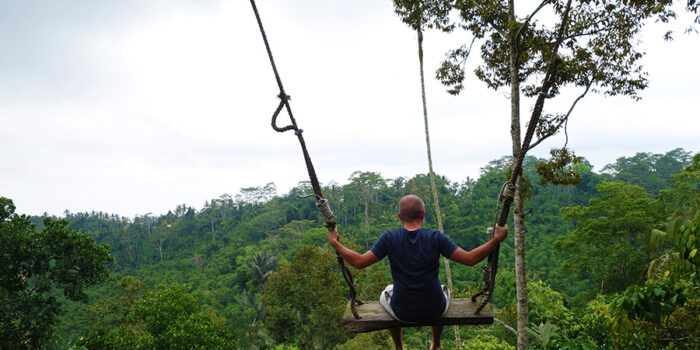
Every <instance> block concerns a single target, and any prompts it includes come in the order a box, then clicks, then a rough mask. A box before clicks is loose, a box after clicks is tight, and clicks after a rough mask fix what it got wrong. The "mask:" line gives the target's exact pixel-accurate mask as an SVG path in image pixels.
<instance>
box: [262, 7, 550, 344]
mask: <svg viewBox="0 0 700 350" xmlns="http://www.w3.org/2000/svg"><path fill="white" fill-rule="evenodd" d="M250 3H251V5H252V7H253V11H254V12H255V17H256V19H257V22H258V26H259V28H260V33H261V35H262V37H263V41H264V43H265V48H266V50H267V54H268V57H269V59H270V64H271V66H272V70H273V72H274V74H275V79H276V80H277V85H278V87H279V90H280V92H279V95H278V97H279V99H280V104H279V105H278V106H277V109H276V110H275V112H274V113H273V115H272V122H271V125H272V128H273V129H274V130H275V131H277V132H280V133H282V132H285V131H289V130H294V134H295V135H296V136H297V138H298V140H299V144H300V145H301V149H302V153H303V155H304V161H305V163H306V169H307V171H308V174H309V180H310V182H311V187H312V189H313V193H312V194H310V195H308V196H303V197H302V196H300V198H308V197H311V196H314V197H315V198H316V205H317V207H318V208H319V212H320V213H321V215H322V216H323V218H324V220H325V224H324V226H326V228H328V229H329V230H333V229H334V228H335V226H336V221H335V218H334V214H333V211H332V210H331V209H330V206H329V203H328V200H327V199H326V198H324V197H323V192H322V191H321V186H320V184H319V181H318V178H317V176H316V172H315V170H314V167H313V164H312V162H311V157H310V156H309V153H308V150H307V149H306V143H305V141H304V137H303V135H302V133H303V130H302V129H300V128H299V127H298V126H297V123H296V120H295V119H294V116H293V114H292V109H291V107H290V104H289V100H290V97H289V95H287V94H286V93H285V91H284V87H283V85H282V80H281V79H280V76H279V73H278V71H277V67H276V65H275V62H274V59H273V57H272V51H271V50H270V45H269V43H268V41H267V36H266V35H265V30H264V29H263V25H262V21H261V19H260V15H259V13H258V9H257V7H256V5H255V0H250ZM422 40H423V36H422V32H421V31H420V28H418V48H419V59H420V70H421V87H422V92H423V112H424V116H425V128H426V143H427V144H428V161H429V166H430V175H431V184H432V188H433V191H434V193H433V194H434V196H435V197H436V196H437V193H436V192H435V184H434V175H433V170H432V160H431V159H430V141H429V136H428V124H427V111H426V102H425V85H424V79H423V48H422ZM560 44H561V42H557V43H556V45H555V50H554V52H555V53H556V51H557V50H556V48H558V46H559V45H560ZM555 58H556V56H555V55H553V56H552V59H551V60H550V64H549V67H548V68H549V69H548V70H547V73H546V75H545V78H544V81H543V84H542V92H541V93H540V94H539V95H538V97H537V101H536V103H535V108H534V109H533V112H532V116H531V118H530V122H529V124H528V128H527V132H526V133H525V138H524V139H523V144H522V147H521V150H522V151H521V152H520V154H519V155H518V159H517V161H516V164H515V166H514V168H513V172H512V174H511V177H510V179H508V180H507V181H506V182H505V183H504V184H503V187H502V188H501V192H500V194H499V196H498V204H497V207H496V213H497V214H496V215H497V218H498V219H497V220H495V222H494V228H493V229H492V230H490V235H491V237H492V236H493V232H494V231H495V226H496V225H499V226H503V225H505V223H506V220H507V219H508V214H509V212H510V206H511V204H512V203H513V195H514V192H515V183H516V180H517V178H518V177H519V176H520V175H521V174H522V170H523V169H522V163H523V160H524V158H525V154H526V153H527V150H528V147H529V146H530V141H531V140H532V136H533V135H534V132H535V128H536V126H537V124H538V120H539V117H540V115H541V114H542V108H543V106H544V99H545V97H546V96H547V91H549V88H550V87H551V85H552V83H553V81H554V76H555V74H556V71H557V68H558V65H559V64H560V63H561V60H560V59H555ZM282 109H286V110H287V114H288V115H289V119H290V121H291V123H290V124H289V125H287V126H284V127H279V126H278V125H277V117H278V116H279V113H280V112H281V111H282ZM435 199H436V200H435V204H436V206H437V205H438V201H437V198H435ZM501 203H502V205H501ZM499 207H500V215H499V214H498V213H499ZM436 211H437V212H438V216H437V217H438V223H439V226H442V222H441V218H440V214H439V207H437V208H436ZM439 228H440V230H441V231H442V227H439ZM499 250H500V245H497V246H496V248H494V249H493V250H492V251H491V253H490V254H489V256H488V260H487V263H486V264H485V265H484V269H483V272H482V279H483V284H484V287H483V288H481V290H480V291H479V292H478V293H476V294H474V295H473V296H472V297H471V298H453V299H450V305H449V308H448V310H447V312H446V313H445V315H444V316H443V317H442V318H439V319H437V320H432V321H425V322H417V323H405V322H401V321H397V320H395V319H394V318H393V317H391V315H389V313H388V312H387V311H386V310H385V309H384V307H383V306H381V305H380V303H379V302H378V301H373V302H362V301H360V300H358V299H357V293H356V290H355V285H354V282H353V277H352V273H351V272H350V270H348V269H347V267H346V266H345V262H344V260H343V258H342V257H341V256H340V254H339V253H338V252H336V258H337V260H338V265H339V266H340V270H341V272H342V275H343V277H344V279H345V281H346V283H347V284H348V287H349V290H350V300H349V301H348V306H347V308H346V311H345V314H344V315H343V320H342V323H343V327H344V328H345V330H346V331H348V332H351V333H363V332H371V331H376V330H382V329H389V328H395V327H420V326H436V325H480V324H491V323H493V320H494V319H493V310H492V308H491V307H490V306H489V305H488V302H489V301H490V300H491V297H492V296H493V290H494V285H495V281H496V271H497V270H498V253H499ZM446 270H447V271H446V272H447V275H448V282H449V285H450V286H449V287H451V284H452V283H451V278H450V276H449V265H448V264H447V262H446ZM481 296H483V297H481ZM479 297H481V298H479Z"/></svg>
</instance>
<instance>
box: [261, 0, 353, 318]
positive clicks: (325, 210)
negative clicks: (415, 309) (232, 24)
mask: <svg viewBox="0 0 700 350" xmlns="http://www.w3.org/2000/svg"><path fill="white" fill-rule="evenodd" d="M250 5H251V6H253V12H255V18H256V19H257V21H258V27H259V28H260V34H261V35H262V37H263V41H264V42H265V49H267V56H268V57H269V58H270V64H271V65H272V70H273V72H274V73H275V79H276V80H277V86H279V89H280V93H279V95H277V97H279V99H280V104H279V105H278V106H277V109H276V110H275V113H273V114H272V122H271V125H272V129H274V130H275V131H277V132H280V133H281V132H285V131H289V130H294V134H295V135H296V136H297V139H298V140H299V144H300V145H301V150H302V152H303V154H304V162H305V163H306V170H307V171H308V173H309V180H310V181H311V187H312V189H313V192H314V193H313V194H312V195H310V196H315V197H316V206H318V208H319V211H320V212H321V215H322V216H323V218H324V220H325V224H324V225H325V226H326V228H328V229H329V230H333V229H335V226H336V222H335V218H334V215H333V211H332V210H331V208H330V205H329V204H328V200H327V199H326V198H324V197H323V192H322V191H321V185H320V184H319V182H318V177H317V176H316V171H315V170H314V165H313V163H312V162H311V156H309V152H308V150H307V149H306V142H304V137H303V136H302V133H303V132H304V130H302V129H299V127H298V126H297V122H296V120H295V119H294V115H293V114H292V108H291V106H290V105H289V100H291V97H290V96H289V95H287V94H286V93H285V92H284V86H283V85H282V79H281V78H280V75H279V72H278V71H277V66H276V65H275V60H274V59H273V58H272V50H270V44H269V43H268V41H267V35H265V29H264V28H263V24H262V20H261V19H260V14H259V13H258V8H257V6H255V0H250ZM283 108H284V109H286V110H287V114H288V115H289V119H290V121H291V124H289V125H287V126H283V127H279V126H277V117H278V116H279V114H280V112H281V111H282V109H283ZM307 197H308V196H307ZM335 256H336V259H337V260H338V265H340V270H341V272H342V274H343V278H345V282H346V283H347V284H348V287H349V288H350V310H352V314H353V315H354V316H355V318H356V319H359V318H360V315H359V314H358V313H357V309H356V307H355V305H362V304H363V303H362V301H360V300H358V299H357V292H356V291H355V283H354V282H353V278H352V273H351V272H350V270H348V268H347V267H346V266H345V261H343V257H342V256H340V254H339V253H338V252H337V251H336V252H335Z"/></svg>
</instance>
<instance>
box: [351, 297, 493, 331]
mask: <svg viewBox="0 0 700 350" xmlns="http://www.w3.org/2000/svg"><path fill="white" fill-rule="evenodd" d="M478 306H479V301H477V302H472V301H471V299H462V298H459V299H452V300H450V308H449V309H447V313H446V314H445V316H444V317H442V318H440V319H437V320H433V321H426V322H418V323H404V322H399V321H397V320H395V319H394V318H393V317H391V315H389V313H388V312H386V310H385V309H384V307H383V306H382V305H381V304H379V302H378V301H370V302H365V303H364V304H362V305H358V306H357V313H358V314H360V317H361V318H360V319H355V316H353V315H352V312H351V311H350V303H348V306H347V308H346V309H345V314H344V315H343V328H345V330H346V331H347V332H350V333H364V332H372V331H377V330H380V329H388V328H396V327H421V326H436V325H479V324H491V323H493V310H491V305H486V307H485V308H484V309H483V310H481V313H480V314H479V315H474V310H476V308H477V307H478Z"/></svg>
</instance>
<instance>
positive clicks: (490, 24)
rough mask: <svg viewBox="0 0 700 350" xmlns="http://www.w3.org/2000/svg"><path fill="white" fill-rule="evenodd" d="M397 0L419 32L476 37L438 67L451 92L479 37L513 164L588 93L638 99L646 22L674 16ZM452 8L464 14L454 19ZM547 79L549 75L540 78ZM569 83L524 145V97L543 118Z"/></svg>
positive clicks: (480, 74) (603, 4)
mask: <svg viewBox="0 0 700 350" xmlns="http://www.w3.org/2000/svg"><path fill="white" fill-rule="evenodd" d="M393 2H394V5H395V9H396V13H397V14H398V15H399V17H401V19H402V20H403V21H404V22H405V23H407V24H408V25H409V26H411V27H412V28H413V29H414V30H417V31H419V32H421V31H422V30H423V29H425V28H438V29H441V30H443V31H447V32H450V31H454V30H455V29H457V28H459V29H464V30H466V31H467V32H469V33H471V34H472V40H471V42H470V43H469V44H467V43H465V44H463V45H461V46H460V47H459V48H456V49H454V50H450V51H449V52H448V53H447V57H448V58H447V60H445V61H444V62H443V64H442V66H441V67H440V68H439V69H438V72H437V78H438V79H439V80H441V81H442V83H443V84H445V85H447V86H449V90H448V91H449V92H450V93H452V94H459V93H460V92H462V91H463V89H464V85H463V83H464V80H465V78H466V74H465V64H466V62H467V58H468V57H469V55H470V54H471V52H472V47H473V45H474V43H475V42H476V41H477V40H479V41H480V43H481V47H480V51H481V57H482V59H483V63H482V64H481V65H479V66H478V67H477V68H476V69H475V71H474V73H475V75H476V77H477V78H478V79H479V80H481V81H483V82H484V83H486V85H487V86H488V87H489V88H492V89H495V90H497V89H500V88H505V87H508V90H509V96H510V107H511V113H510V120H511V126H510V133H511V140H512V151H513V152H512V157H513V158H512V159H513V165H515V162H516V160H517V159H518V157H519V156H520V154H521V152H527V151H528V150H530V149H532V148H534V147H536V146H537V145H539V144H540V143H541V142H542V141H544V140H545V139H547V138H549V137H551V136H552V135H555V134H556V133H558V132H559V131H560V130H561V129H562V127H565V125H566V121H567V120H568V119H569V117H570V116H571V113H572V111H573V110H574V107H575V106H576V104H577V103H578V102H579V101H580V100H581V99H582V98H583V97H584V96H586V94H587V93H588V92H589V91H592V92H594V93H603V94H606V95H609V96H615V95H627V96H630V97H632V98H634V99H638V98H639V97H638V95H637V91H638V90H641V89H644V88H645V87H646V86H647V80H646V78H645V73H644V71H643V69H642V66H641V61H640V60H641V58H642V57H643V53H641V52H639V51H638V50H637V49H636V48H635V45H634V43H635V42H636V37H637V35H638V34H639V32H640V30H641V28H642V26H643V25H644V23H645V20H646V19H649V18H651V17H655V18H657V19H658V20H661V21H667V20H669V18H672V17H673V16H674V13H673V11H671V10H670V9H669V5H670V4H671V1H670V0H665V1H660V2H659V1H653V0H643V1H634V2H629V1H624V0H603V1H590V0H579V1H573V0H566V1H563V0H542V1H539V2H535V3H532V4H526V5H521V4H518V5H517V6H516V2H515V0H507V1H506V0H486V1H483V0H435V1H420V0H394V1H393ZM692 3H693V4H692V6H691V3H690V2H689V3H688V8H689V9H693V10H697V6H696V5H695V4H694V3H695V1H692ZM453 10H454V11H456V12H457V16H453ZM538 16H539V17H542V18H541V19H539V18H538ZM542 76H544V77H545V79H544V81H543V82H542V83H540V81H539V77H542ZM564 86H570V87H573V88H578V89H580V90H581V94H580V95H579V96H578V97H577V98H576V99H574V100H573V101H572V103H571V105H570V107H569V108H568V109H566V110H565V111H563V112H560V113H556V112H555V113H551V112H547V113H544V114H543V115H542V116H541V117H540V118H539V120H538V122H537V124H536V125H533V127H534V126H536V127H537V129H536V130H537V132H536V135H537V138H536V139H535V140H534V141H533V142H532V143H531V144H530V145H529V147H528V148H527V149H521V121H520V108H521V100H520V98H521V95H524V96H525V97H534V96H537V102H536V103H535V106H534V108H533V115H536V116H537V114H538V113H542V110H543V106H544V101H545V99H546V98H553V97H555V96H557V95H559V92H560V91H561V89H562V88H563V87H564ZM564 147H566V146H564ZM562 151H563V150H562ZM559 153H560V154H561V153H566V154H568V153H569V152H559ZM553 154H557V152H554V153H553ZM572 159H575V157H572ZM516 186H517V189H516V192H515V196H514V208H513V209H514V213H515V215H514V237H515V251H516V255H515V269H516V283H517V290H518V295H517V298H518V308H519V310H520V311H519V318H518V349H521V350H523V349H525V348H526V347H527V344H528V339H527V331H526V330H527V328H528V323H527V287H526V281H527V276H526V265H525V243H524V242H525V221H524V215H525V214H524V210H523V201H524V197H523V187H522V178H519V179H517V180H516Z"/></svg>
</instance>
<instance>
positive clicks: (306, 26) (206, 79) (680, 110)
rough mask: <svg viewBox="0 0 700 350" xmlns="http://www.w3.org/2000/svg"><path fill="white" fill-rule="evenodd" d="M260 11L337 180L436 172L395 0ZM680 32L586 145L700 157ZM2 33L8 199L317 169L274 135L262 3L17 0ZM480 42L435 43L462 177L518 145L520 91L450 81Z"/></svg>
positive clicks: (438, 97)
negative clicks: (450, 53) (449, 73)
mask: <svg viewBox="0 0 700 350" xmlns="http://www.w3.org/2000/svg"><path fill="white" fill-rule="evenodd" d="M258 8H259V10H260V13H261V16H262V19H263V23H264V25H265V29H266V31H267V34H268V38H269V40H270V44H271V46H272V50H273V54H274V55H275V59H276V62H277V65H278V69H279V70H280V74H281V76H282V80H283V82H284V84H285V89H286V90H287V92H288V93H289V94H290V95H291V96H292V98H293V100H292V109H293V111H294V114H295V117H296V119H297V122H298V124H299V126H300V127H301V128H302V129H304V130H305V132H304V136H305V139H306V142H307V145H308V147H309V150H310V152H311V156H312V159H313V161H314V165H315V166H316V170H317V172H318V176H319V179H320V180H321V181H322V182H324V183H327V182H329V181H336V182H338V183H341V184H343V183H346V182H347V178H348V177H349V176H350V174H351V173H352V172H353V171H355V170H361V171H376V172H380V173H381V174H382V175H383V176H384V177H387V178H394V177H397V176H413V175H415V174H417V173H425V172H427V160H426V156H425V140H424V134H423V121H422V110H421V102H420V90H419V87H420V85H419V76H418V59H417V54H416V41H415V33H414V32H412V31H411V30H410V29H409V28H408V27H406V26H405V25H404V24H402V23H401V21H400V20H399V18H398V17H397V16H396V15H394V13H393V7H392V4H391V1H388V0H385V1H376V0H354V1H348V0H346V1H339V0H299V1H284V0H258ZM690 22H691V20H690V18H689V17H688V16H681V22H680V23H676V24H672V25H671V27H672V28H673V29H676V31H678V32H680V31H682V29H683V28H684V27H686V26H687V25H688V24H689V23H690ZM666 28H667V27H663V26H660V25H652V26H649V27H648V29H647V30H646V31H645V32H644V36H643V37H642V43H641V47H642V50H643V51H646V52H647V56H646V57H645V58H644V66H645V68H646V70H647V71H648V72H649V80H650V87H649V88H648V89H647V90H645V91H643V92H642V93H641V96H642V97H643V100H642V101H641V102H634V101H632V100H630V99H629V98H624V97H617V98H604V97H602V96H590V95H589V97H586V98H585V99H584V100H582V101H581V103H579V106H578V107H577V109H576V110H575V112H574V115H573V117H572V119H571V121H570V122H569V136H570V137H569V146H570V147H571V148H573V149H574V150H575V151H576V152H577V154H578V155H581V156H584V157H586V158H587V159H588V160H589V161H591V162H592V163H593V164H594V165H595V166H596V168H597V169H600V168H601V167H602V166H603V165H605V164H607V163H610V162H613V161H614V160H615V159H616V158H618V157H620V156H631V155H633V154H634V153H635V152H655V153H661V152H666V151H668V150H671V149H673V148H676V147H682V148H684V149H686V150H687V151H692V152H698V151H700V137H699V135H700V122H699V121H698V111H697V107H696V106H697V102H698V99H700V69H698V65H697V58H698V57H699V56H700V45H699V43H700V37H699V36H698V35H682V34H677V35H676V40H675V41H672V42H664V41H663V40H662V39H661V36H662V34H663V33H664V31H665V29H666ZM0 32H2V33H3V35H2V36H0V149H2V154H1V157H0V195H1V196H5V197H9V198H11V199H13V200H14V202H15V204H16V206H17V207H18V212H21V213H27V214H42V213H44V212H48V213H50V214H55V215H60V214H61V213H62V212H63V211H64V210H66V209H67V210H70V211H72V212H80V211H92V210H95V211H103V212H109V213H117V214H120V215H126V216H134V215H136V214H145V213H148V212H153V213H155V214H161V213H165V212H167V211H168V210H169V209H173V208H175V206H176V205H177V204H181V203H186V204H188V205H190V206H193V207H195V208H197V209H200V208H201V207H202V205H203V204H204V201H205V200H207V199H210V198H214V197H218V196H219V195H221V194H223V193H230V194H235V193H237V192H238V189H239V188H241V187H249V186H262V185H264V184H266V183H268V182H275V183H276V184H277V187H278V191H279V192H280V193H284V192H286V191H288V190H289V189H290V188H291V187H293V186H295V185H296V184H297V183H298V182H299V181H303V180H307V179H308V178H307V174H306V169H305V167H304V164H303V159H302V156H301V151H300V147H299V144H298V142H297V140H296V137H294V135H293V134H292V133H289V132H288V133H285V134H278V133H276V132H274V131H273V130H272V129H271V128H270V125H269V123H270V121H269V118H270V116H271V114H272V112H273V111H274V109H275V107H276V106H277V104H278V100H277V98H276V95H277V93H278V90H277V86H276V83H275V80H274V77H273V74H272V70H271V68H270V66H269V61H268V59H267V57H266V53H265V49H264V46H263V43H262V39H261V37H260V34H259V32H258V28H257V24H256V23H255V19H254V15H253V12H252V9H251V7H250V3H249V2H248V1H245V0H234V1H226V0H222V1H214V0H210V1H196V0H189V1H188V0H179V1H162V0H160V1H136V0H124V1H119V2H114V1H110V2H107V1H89V0H73V1H68V0H63V1H36V0H22V1H19V0H0ZM468 39H469V37H467V36H466V35H465V34H454V35H451V36H450V35H444V34H441V33H435V32H428V33H426V37H425V43H424V47H425V50H426V75H427V77H428V79H429V81H428V82H427V89H428V110H429V115H430V123H431V124H430V130H431V141H432V146H433V162H434V167H435V170H436V172H438V173H439V174H444V175H446V176H447V177H448V178H449V179H450V180H452V181H462V180H463V179H465V178H466V177H467V176H470V177H472V178H476V177H478V176H479V169H480V168H481V167H482V166H484V165H485V164H486V163H488V162H489V161H490V160H493V159H495V158H498V157H500V156H502V155H505V154H509V153H510V138H509V114H508V113H509V103H508V100H507V97H506V94H505V93H504V92H503V91H493V90H488V89H487V88H486V87H485V85H484V84H483V83H480V82H478V81H477V80H476V79H475V78H474V77H473V76H469V77H468V80H469V82H468V84H467V87H466V91H465V92H464V93H463V94H462V95H460V96H458V97H453V96H450V95H448V94H447V93H445V92H444V91H445V89H444V88H443V87H442V86H441V85H440V84H439V83H438V82H436V81H435V80H434V79H433V76H434V71H435V69H436V68H437V66H438V64H439V62H440V61H441V60H442V59H443V57H444V53H445V52H446V50H447V49H449V48H453V47H455V46H456V45H457V44H458V43H460V42H461V41H465V40H468ZM472 58H474V59H478V57H477V55H473V56H472ZM470 59H471V58H470ZM477 63H478V61H477V60H472V62H471V63H470V64H469V67H470V68H469V69H470V70H471V69H473V68H474V67H475V66H476V64H477ZM574 92H575V91H572V94H571V95H570V96H563V97H562V99H560V100H559V101H560V102H555V103H551V102H554V101H550V102H548V103H549V104H548V105H547V106H546V107H550V108H549V109H548V110H549V111H552V112H554V111H555V110H554V107H560V108H562V109H563V108H564V106H565V105H567V104H568V102H569V101H571V99H573V93H574ZM567 98H568V100H567ZM530 102H531V101H524V103H523V106H522V110H523V115H524V119H526V118H528V117H529V112H528V111H529V110H530V108H531V103H530ZM557 103H559V104H557ZM285 120H287V119H286V114H283V115H282V116H281V117H280V124H285V122H284V121H285ZM561 145H563V138H562V137H555V138H552V140H550V141H548V142H546V143H544V144H543V145H542V146H541V147H539V148H538V149H536V150H535V151H534V152H533V154H534V155H537V156H545V155H547V154H548V151H549V148H550V147H560V146H561Z"/></svg>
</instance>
